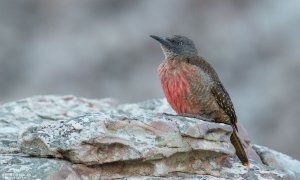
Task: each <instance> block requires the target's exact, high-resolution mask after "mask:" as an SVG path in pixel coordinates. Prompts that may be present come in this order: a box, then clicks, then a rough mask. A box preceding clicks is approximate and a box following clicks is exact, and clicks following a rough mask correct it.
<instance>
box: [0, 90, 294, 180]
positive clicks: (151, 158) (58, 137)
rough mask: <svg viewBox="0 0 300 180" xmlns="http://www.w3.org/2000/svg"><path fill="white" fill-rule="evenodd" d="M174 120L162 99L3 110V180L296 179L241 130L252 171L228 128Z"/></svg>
mask: <svg viewBox="0 0 300 180" xmlns="http://www.w3.org/2000/svg"><path fill="white" fill-rule="evenodd" d="M172 114H174V112H173V111H172V110H171V109H170V107H169V106H168V103H167V102H166V100H159V99H158V100H150V101H146V102H143V103H138V104H124V105H119V104H118V103H117V102H116V101H115V100H112V99H101V100H89V99H84V98H78V97H74V96H39V97H32V98H27V99H24V100H20V101H16V102H12V103H7V104H4V105H2V106H1V107H0V169H1V170H0V173H1V174H2V178H4V179H5V178H6V179H7V178H11V179H14V178H18V177H24V178H25V179H26V178H27V179H32V178H38V177H39V178H41V179H45V178H50V179H66V178H69V179H80V178H90V179H103V178H131V179H148V178H155V177H159V178H161V177H164V178H167V179H174V178H175V179H176V178H177V179H181V178H187V179H190V178H194V179H201V178H202V179H203V178H205V179H215V178H216V177H220V178H225V179H232V178H234V179H238V178H240V179H243V178H249V179H252V178H254V179H292V178H297V177H299V171H298V170H297V168H282V167H281V166H279V165H277V166H275V165H272V164H271V163H267V162H266V161H265V158H264V157H265V156H262V154H266V153H262V152H266V150H264V149H263V147H260V146H256V145H254V146H253V147H254V149H253V148H252V145H251V144H250V140H249V137H247V133H246V131H245V130H244V129H243V127H242V126H241V125H240V124H239V126H240V127H241V128H240V129H241V130H240V131H241V132H240V133H241V134H240V136H241V138H242V139H243V141H244V144H245V145H246V146H247V153H248V154H249V156H250V159H251V166H250V167H249V168H247V167H244V166H242V165H241V163H240V162H239V160H238V159H237V157H236V156H235V150H234V147H233V146H232V144H231V143H230V134H231V131H232V128H231V127H230V126H229V125H225V124H219V123H214V122H207V121H202V120H199V119H193V118H186V117H181V116H175V115H172ZM256 152H258V154H257V153H256ZM267 152H268V154H272V155H274V154H276V153H277V152H275V151H271V150H268V151H267ZM259 155H260V156H259ZM277 157H278V156H274V159H276V160H277ZM261 158H262V160H263V163H265V164H263V163H262V162H261ZM278 159H280V162H286V163H290V162H292V161H288V160H287V161H284V159H289V157H288V156H286V155H282V156H280V158H278ZM282 159H283V160H282ZM294 161H295V162H297V163H299V162H298V161H296V160H293V162H294ZM297 163H294V164H297ZM279 164H280V163H279ZM0 177H1V176H0Z"/></svg>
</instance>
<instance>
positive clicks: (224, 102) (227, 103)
mask: <svg viewBox="0 0 300 180" xmlns="http://www.w3.org/2000/svg"><path fill="white" fill-rule="evenodd" d="M182 61H185V62H186V63H189V64H192V65H195V66H198V67H199V68H201V69H202V70H204V71H205V72H206V73H208V74H210V76H211V77H212V78H213V79H214V81H215V83H214V85H213V87H212V89H211V92H212V94H213V95H214V97H215V99H216V101H217V103H218V105H219V106H220V108H222V109H223V111H224V112H225V113H226V114H227V115H228V116H229V119H230V122H228V123H231V125H232V127H233V128H235V129H236V130H237V131H238V129H237V125H236V123H237V117H236V114H235V111H234V107H233V104H232V101H231V99H230V96H229V94H228V92H227V91H226V89H225V88H224V86H223V85H222V83H221V81H220V79H219V77H218V75H217V73H216V72H215V70H214V69H213V67H212V66H211V65H210V64H209V63H208V62H207V61H205V59H204V58H202V57H200V56H191V55H186V56H183V57H182Z"/></svg>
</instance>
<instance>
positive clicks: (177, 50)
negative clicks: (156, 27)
mask: <svg viewBox="0 0 300 180" xmlns="http://www.w3.org/2000/svg"><path fill="white" fill-rule="evenodd" d="M150 37H152V38H153V39H155V40H157V41H158V42H159V43H160V45H161V48H162V50H163V52H164V54H165V57H166V58H168V57H172V56H175V55H180V54H194V55H197V54H198V53H197V49H196V46H195V44H194V42H193V41H192V40H190V39H189V38H187V37H185V36H180V35H174V36H172V37H159V36H154V35H150Z"/></svg>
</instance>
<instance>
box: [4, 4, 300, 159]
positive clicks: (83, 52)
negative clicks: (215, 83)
mask: <svg viewBox="0 0 300 180" xmlns="http://www.w3.org/2000/svg"><path fill="white" fill-rule="evenodd" d="M299 7H300V1H297V0H290V1H274V0H265V1H260V0H252V1H247V0H227V1H218V0H205V1H203V0H202V1H196V0H193V1H192V0H185V1H182V0H151V1H149V0H84V1H83V0H51V1H50V0H49V1H48V0H44V1H40V0H22V1H20V0H9V1H5V0H1V1H0V102H1V103H4V102H7V101H13V100H17V99H20V98H24V97H28V96H33V95H40V94H74V95H77V96H84V97H88V98H103V97H114V98H117V99H119V100H120V102H138V101H143V100H147V99H150V98H161V97H163V93H162V90H161V87H160V84H159V80H158V76H157V73H156V68H157V66H158V65H159V63H160V62H161V60H162V59H163V54H162V52H161V50H160V47H159V45H158V44H157V42H155V41H154V40H152V39H150V38H149V37H148V35H150V34H155V35H172V34H181V35H186V36H188V37H190V38H192V39H193V40H194V41H195V43H196V45H197V47H198V48H199V52H200V54H201V56H203V57H206V58H207V59H208V60H209V62H210V63H211V64H212V65H213V66H214V67H215V69H216V70H217V72H218V73H219V76H220V78H221V80H222V82H223V83H224V85H225V87H226V88H227V90H228V91H229V93H230V95H231V97H232V100H233V102H234V105H235V108H236V112H237V114H238V117H239V120H240V121H241V122H242V123H243V124H244V126H245V127H246V129H247V130H248V132H249V134H250V137H252V139H253V141H254V142H255V143H258V144H262V145H266V146H269V147H271V148H273V149H276V150H279V151H282V152H284V153H287V154H289V155H291V156H293V157H295V158H297V159H300V141H299V137H300V119H299V118H300V96H299V92H300V80H299V78H300V10H299Z"/></svg>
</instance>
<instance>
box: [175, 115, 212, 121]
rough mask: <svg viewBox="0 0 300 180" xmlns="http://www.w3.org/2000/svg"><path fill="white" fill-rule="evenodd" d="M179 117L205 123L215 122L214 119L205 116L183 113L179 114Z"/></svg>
mask: <svg viewBox="0 0 300 180" xmlns="http://www.w3.org/2000/svg"><path fill="white" fill-rule="evenodd" d="M179 115H180V116H184V117H189V118H196V119H201V120H203V121H209V122H215V120H214V119H212V118H209V117H207V116H205V115H204V114H187V113H182V114H179Z"/></svg>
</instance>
